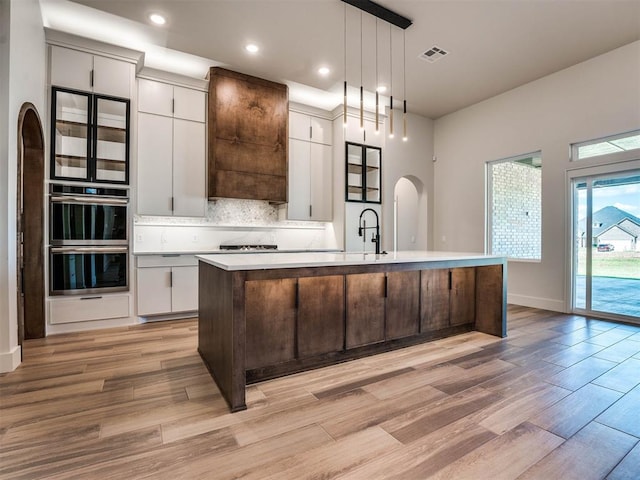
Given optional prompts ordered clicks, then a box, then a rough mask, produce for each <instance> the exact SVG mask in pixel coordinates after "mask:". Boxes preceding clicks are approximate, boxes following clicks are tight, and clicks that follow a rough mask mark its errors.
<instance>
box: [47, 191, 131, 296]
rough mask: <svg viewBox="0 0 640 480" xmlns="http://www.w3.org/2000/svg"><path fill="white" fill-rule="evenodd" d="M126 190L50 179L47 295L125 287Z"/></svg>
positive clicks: (127, 285) (113, 290) (127, 263)
mask: <svg viewBox="0 0 640 480" xmlns="http://www.w3.org/2000/svg"><path fill="white" fill-rule="evenodd" d="M128 207H129V198H128V190H127V189H125V188H115V187H111V186H104V187H103V186H96V187H94V186H80V185H63V184H51V186H50V202H49V208H50V212H49V218H50V225H49V236H50V245H51V247H50V263H49V272H50V282H49V290H50V294H51V295H75V294H95V293H102V292H105V293H106V292H115V291H123V290H128V289H129V231H128V230H129V229H128V220H127V219H128Z"/></svg>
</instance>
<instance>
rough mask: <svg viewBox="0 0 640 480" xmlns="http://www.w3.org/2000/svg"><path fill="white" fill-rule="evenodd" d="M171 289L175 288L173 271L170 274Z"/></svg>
mask: <svg viewBox="0 0 640 480" xmlns="http://www.w3.org/2000/svg"><path fill="white" fill-rule="evenodd" d="M169 287H171V288H173V271H170V272H169Z"/></svg>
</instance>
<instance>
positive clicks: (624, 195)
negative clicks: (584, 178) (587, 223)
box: [578, 183, 640, 219]
mask: <svg viewBox="0 0 640 480" xmlns="http://www.w3.org/2000/svg"><path fill="white" fill-rule="evenodd" d="M578 198H579V200H578V202H579V205H578V218H579V219H583V218H585V217H586V215H587V203H586V198H587V192H586V190H580V191H579V193H578ZM609 205H612V206H614V207H617V208H619V209H620V210H624V211H625V212H629V213H631V214H632V215H635V216H636V217H640V183H633V184H629V185H617V186H611V187H602V188H595V189H594V190H593V211H594V212H597V211H598V210H600V209H602V208H604V207H608V206H609Z"/></svg>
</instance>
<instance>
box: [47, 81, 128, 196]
mask: <svg viewBox="0 0 640 480" xmlns="http://www.w3.org/2000/svg"><path fill="white" fill-rule="evenodd" d="M51 112H52V119H51V125H52V128H51V130H52V131H51V134H52V138H51V145H52V149H51V178H53V179H61V180H78V181H85V182H107V183H122V184H128V183H129V118H130V113H129V100H126V99H120V98H114V97H105V96H100V95H95V94H90V93H85V92H79V91H74V90H65V89H61V88H57V87H53V88H52V108H51Z"/></svg>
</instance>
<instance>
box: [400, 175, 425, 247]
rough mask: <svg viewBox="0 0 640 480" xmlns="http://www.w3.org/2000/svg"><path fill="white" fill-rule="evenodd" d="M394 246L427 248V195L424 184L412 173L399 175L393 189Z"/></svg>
mask: <svg viewBox="0 0 640 480" xmlns="http://www.w3.org/2000/svg"><path fill="white" fill-rule="evenodd" d="M393 199H394V239H393V243H394V247H395V249H396V250H426V249H427V195H426V191H425V188H424V184H423V183H422V182H421V181H420V179H419V178H417V177H414V176H413V175H408V176H405V177H401V178H399V179H398V181H397V182H396V184H395V186H394V189H393Z"/></svg>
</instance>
